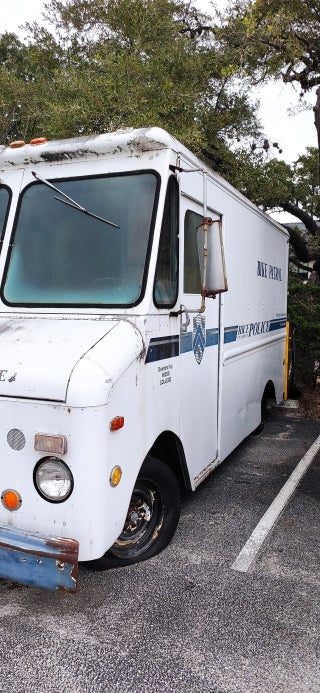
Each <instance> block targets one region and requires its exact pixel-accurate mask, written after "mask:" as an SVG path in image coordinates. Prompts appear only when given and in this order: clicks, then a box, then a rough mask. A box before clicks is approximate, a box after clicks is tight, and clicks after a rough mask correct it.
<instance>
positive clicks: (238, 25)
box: [220, 0, 320, 91]
mask: <svg viewBox="0 0 320 693" xmlns="http://www.w3.org/2000/svg"><path fill="white" fill-rule="evenodd" d="M319 34H320V12H319V2H318V0H240V1H236V2H230V3H229V8H228V18H227V19H226V22H225V24H224V27H223V29H222V30H221V32H220V39H221V40H222V42H223V44H224V45H225V47H226V50H229V51H230V53H232V51H234V58H233V64H235V65H236V66H237V70H239V68H240V69H241V70H242V74H250V75H254V76H255V78H256V79H258V80H261V79H262V80H264V79H265V78H266V77H270V76H272V77H277V78H281V79H283V80H284V81H285V82H298V83H299V84H300V86H301V88H302V90H303V91H308V90H309V89H311V88H312V87H314V86H317V85H318V84H319V81H320V43H319Z"/></svg>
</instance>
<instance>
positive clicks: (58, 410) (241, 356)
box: [0, 128, 288, 591]
mask: <svg viewBox="0 0 320 693" xmlns="http://www.w3.org/2000/svg"><path fill="white" fill-rule="evenodd" d="M0 230H1V254H0V273H1V277H2V280H1V298H0V302H1V305H0V420H1V426H0V450H1V470H0V495H1V504H0V576H1V577H4V578H8V579H11V580H16V581H18V582H21V583H26V584H33V585H41V586H44V587H48V588H51V589H65V590H70V591H73V590H75V588H76V583H77V567H78V560H79V561H97V559H98V563H97V562H96V563H95V565H96V566H98V567H99V568H101V569H104V568H108V567H116V566H124V565H128V564H130V563H135V562H137V561H141V560H145V559H146V558H149V557H150V556H153V555H155V554H156V553H158V552H159V551H161V550H162V549H163V548H164V547H165V546H166V545H167V544H168V543H169V541H170V540H171V538H172V536H173V534H174V532H175V529H176V526H177V524H178V520H179V513H180V497H181V490H182V488H183V487H184V488H187V489H195V488H196V487H197V486H198V485H199V484H200V483H201V481H203V479H205V478H206V477H207V475H208V474H209V473H210V472H211V471H212V470H213V469H214V468H215V467H216V466H217V465H218V464H219V463H220V462H222V460H224V459H225V458H226V457H227V455H229V453H230V452H231V451H232V450H234V449H235V447H236V446H237V445H238V444H239V443H240V442H241V441H242V440H243V439H244V438H245V437H246V436H248V434H249V433H251V432H252V431H253V430H255V429H257V427H258V426H259V424H260V422H261V411H262V408H263V404H264V402H265V398H266V395H267V394H272V395H273V396H274V397H275V398H276V400H277V401H278V402H279V401H281V400H282V399H283V398H284V397H285V390H286V374H285V371H286V363H285V361H286V299H287V266H288V235H287V233H286V231H285V230H284V229H283V228H282V227H281V226H280V225H278V224H276V223H274V222H273V221H272V220H271V219H270V218H269V217H267V216H266V215H265V214H263V213H262V212H261V211H260V210H259V209H257V208H256V207H255V206H254V205H252V204H251V203H250V202H249V201H248V200H247V199H246V198H244V197H243V196H242V195H241V194H240V193H238V192H237V191H236V190H235V189H234V188H232V187H231V186H230V185H229V184H228V183H227V182H226V181H225V180H223V179H222V178H221V177H220V176H219V175H218V174H217V173H214V172H212V171H210V170H209V169H208V168H207V167H206V166H205V165H204V164H203V163H202V162H201V161H199V160H198V159H197V158H196V157H195V156H193V154H191V152H189V151H188V150H187V149H185V148H184V147H183V146H182V145H181V144H180V143H179V142H177V141H176V140H175V139H174V138H173V137H171V136H170V135H169V134H168V133H166V132H165V131H163V130H161V129H159V128H150V129H140V130H130V131H128V130H126V131H118V132H115V133H112V134H104V135H99V136H94V137H80V138H77V139H70V140H60V141H52V142H47V141H46V140H45V139H44V138H40V139H37V140H33V141H32V142H31V143H30V144H25V143H24V142H15V143H12V145H11V146H10V147H7V148H5V147H2V148H0Z"/></svg>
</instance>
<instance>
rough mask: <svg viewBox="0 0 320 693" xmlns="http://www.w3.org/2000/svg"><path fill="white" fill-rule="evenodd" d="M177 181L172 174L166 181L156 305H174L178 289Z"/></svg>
mask: <svg viewBox="0 0 320 693" xmlns="http://www.w3.org/2000/svg"><path fill="white" fill-rule="evenodd" d="M178 200H179V190H178V183H177V181H176V179H175V177H174V176H171V178H169V181H168V188H167V195H166V201H165V205H164V212H163V220H162V227H161V234H160V244H159V253H158V261H157V268H156V276H155V283H154V302H155V304H156V305H157V306H161V307H162V306H168V307H172V306H174V304H175V302H176V300H177V290H178V228H179V223H178Z"/></svg>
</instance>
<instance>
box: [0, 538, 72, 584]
mask: <svg viewBox="0 0 320 693" xmlns="http://www.w3.org/2000/svg"><path fill="white" fill-rule="evenodd" d="M78 553H79V542H78V541H76V540H75V539H65V538H62V537H53V536H51V535H48V534H39V533H33V534H32V533H30V532H28V531H26V530H24V529H19V528H13V527H8V526H6V525H0V577H1V578H5V579H7V580H13V581H14V582H19V583H21V584H24V585H33V586H35V587H45V588H47V589H49V590H63V591H65V592H76V589H77V581H78Z"/></svg>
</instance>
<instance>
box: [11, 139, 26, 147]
mask: <svg viewBox="0 0 320 693" xmlns="http://www.w3.org/2000/svg"><path fill="white" fill-rule="evenodd" d="M24 146H25V141H24V140H16V141H15V142H10V144H9V147H10V149H19V147H24Z"/></svg>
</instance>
